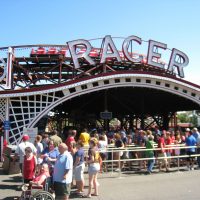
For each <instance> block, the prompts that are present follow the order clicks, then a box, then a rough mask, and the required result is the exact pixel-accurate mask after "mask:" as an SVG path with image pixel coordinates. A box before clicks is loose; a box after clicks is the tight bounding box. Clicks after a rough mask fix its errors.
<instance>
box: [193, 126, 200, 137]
mask: <svg viewBox="0 0 200 200" xmlns="http://www.w3.org/2000/svg"><path fill="white" fill-rule="evenodd" d="M192 135H193V136H194V137H195V139H197V138H198V137H199V136H200V133H199V131H198V129H197V128H193V129H192Z"/></svg>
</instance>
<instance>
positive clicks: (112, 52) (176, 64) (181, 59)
mask: <svg viewBox="0 0 200 200" xmlns="http://www.w3.org/2000/svg"><path fill="white" fill-rule="evenodd" d="M132 41H133V42H135V43H136V44H137V45H141V44H142V39H141V38H139V37H137V36H129V37H127V38H126V39H125V40H124V41H123V44H122V52H123V55H124V57H125V58H126V59H127V60H128V61H130V62H133V63H134V62H141V61H142V58H140V57H138V58H133V57H132V56H131V54H130V52H129V51H128V49H129V45H130V42H132ZM67 45H68V47H69V51H70V54H71V57H72V60H73V63H74V67H75V68H76V69H78V68H80V64H79V58H83V59H85V61H86V62H88V63H89V64H90V65H96V63H95V61H94V60H93V59H92V58H91V56H90V55H89V54H90V52H91V50H92V45H91V44H90V42H89V41H87V40H83V39H80V40H74V41H69V42H67ZM78 46H84V48H85V51H84V52H81V53H80V52H77V47H78ZM101 46H102V52H101V54H100V64H103V63H105V62H106V59H108V58H114V59H116V60H117V61H118V62H122V59H121V57H120V54H119V51H118V50H117V48H116V46H115V44H114V42H113V39H112V37H111V36H110V35H107V36H105V37H104V38H103V40H102V45H101ZM155 49H163V50H166V49H167V44H164V43H161V42H157V41H154V40H149V42H148V51H147V63H146V64H147V65H151V66H154V67H158V68H161V69H164V66H165V64H163V63H161V62H155V59H156V60H159V59H161V54H160V53H158V52H156V51H155ZM188 63H189V59H188V56H187V55H186V54H185V53H183V52H182V51H179V50H178V49H175V48H173V49H172V52H171V56H170V59H169V62H168V67H167V70H168V71H172V72H173V71H174V70H175V68H176V69H177V72H178V75H179V76H180V77H182V78H184V71H183V68H184V67H185V66H187V65H188Z"/></svg>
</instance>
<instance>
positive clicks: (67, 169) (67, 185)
mask: <svg viewBox="0 0 200 200" xmlns="http://www.w3.org/2000/svg"><path fill="white" fill-rule="evenodd" d="M58 150H59V152H60V155H59V156H58V158H57V161H56V163H55V166H54V173H53V181H54V190H55V195H56V198H55V199H56V200H68V199H69V195H70V190H71V182H72V169H73V158H72V156H71V154H70V153H69V152H68V151H67V145H66V144H65V143H61V144H60V145H59V146H58Z"/></svg>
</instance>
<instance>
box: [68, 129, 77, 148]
mask: <svg viewBox="0 0 200 200" xmlns="http://www.w3.org/2000/svg"><path fill="white" fill-rule="evenodd" d="M75 136H76V130H69V135H68V137H67V139H66V140H65V144H66V145H67V147H68V151H69V152H71V151H72V148H73V146H74V144H75V143H76V141H75V139H74V137H75Z"/></svg>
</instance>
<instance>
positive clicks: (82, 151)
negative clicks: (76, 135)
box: [74, 148, 84, 165]
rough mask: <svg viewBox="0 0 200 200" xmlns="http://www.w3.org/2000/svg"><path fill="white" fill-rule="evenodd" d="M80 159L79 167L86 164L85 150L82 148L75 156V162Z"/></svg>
mask: <svg viewBox="0 0 200 200" xmlns="http://www.w3.org/2000/svg"><path fill="white" fill-rule="evenodd" d="M77 157H80V162H79V163H78V165H81V164H82V163H83V162H84V150H83V149H82V148H80V149H79V150H78V151H77V152H76V153H75V155H74V162H75V161H76V158H77Z"/></svg>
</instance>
